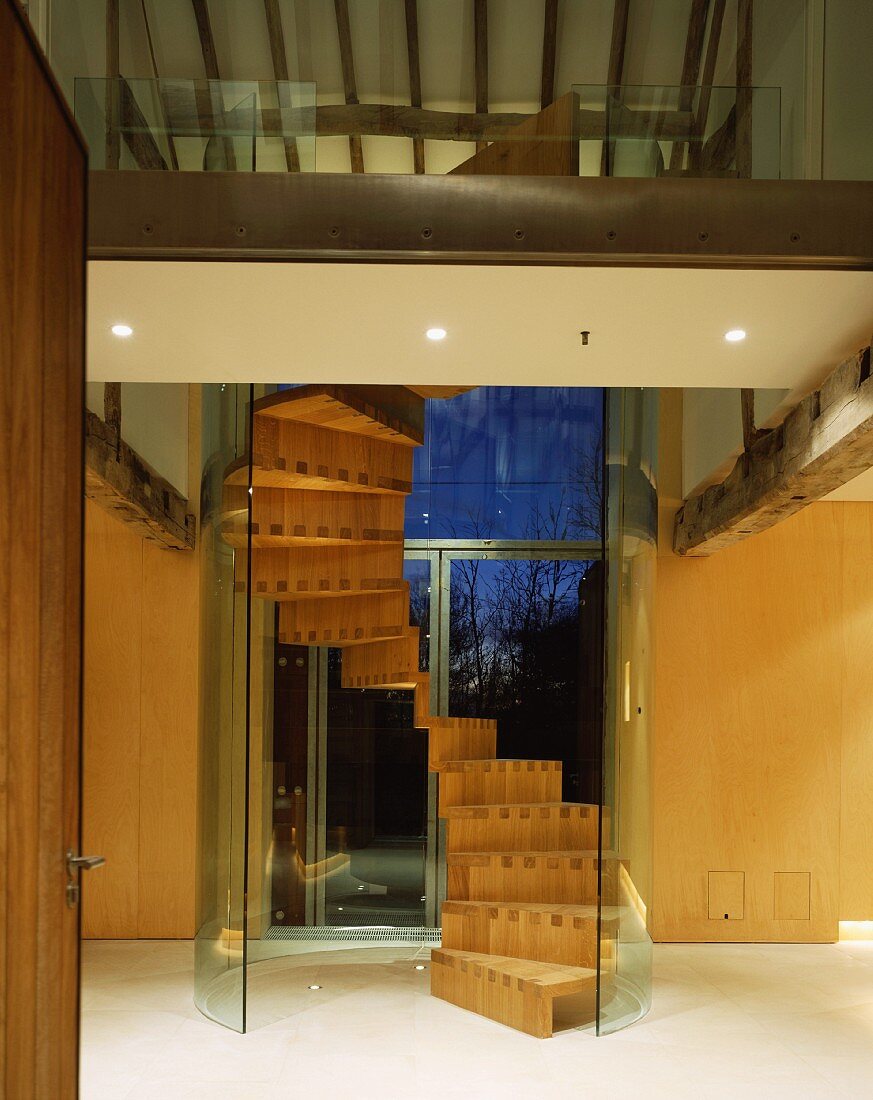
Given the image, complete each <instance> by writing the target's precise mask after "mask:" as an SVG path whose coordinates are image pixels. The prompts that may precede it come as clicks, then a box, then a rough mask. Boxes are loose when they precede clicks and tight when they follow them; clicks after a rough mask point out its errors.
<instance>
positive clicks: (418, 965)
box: [415, 963, 427, 970]
mask: <svg viewBox="0 0 873 1100" xmlns="http://www.w3.org/2000/svg"><path fill="white" fill-rule="evenodd" d="M415 969H416V970H427V967H426V966H424V965H423V964H422V963H416V965H415Z"/></svg>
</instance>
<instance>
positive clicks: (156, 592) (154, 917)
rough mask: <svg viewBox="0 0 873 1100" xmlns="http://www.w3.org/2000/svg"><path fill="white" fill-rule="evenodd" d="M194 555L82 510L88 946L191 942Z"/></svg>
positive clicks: (91, 509) (94, 509)
mask: <svg viewBox="0 0 873 1100" xmlns="http://www.w3.org/2000/svg"><path fill="white" fill-rule="evenodd" d="M198 587H199V577H198V568H197V558H196V556H195V555H194V554H190V553H185V552H175V551H170V550H164V549H162V548H160V547H159V546H157V544H155V543H152V542H149V541H148V540H144V539H142V538H141V537H140V536H139V535H138V534H137V533H136V532H135V531H134V530H133V529H132V528H130V527H128V526H127V525H125V524H124V523H121V522H120V521H119V520H117V519H115V518H114V517H113V516H111V515H109V514H108V513H107V512H105V511H103V509H101V508H100V507H99V506H98V505H96V504H93V503H92V502H90V501H88V502H87V508H86V550H85V728H84V745H85V753H84V778H83V835H84V840H83V842H84V843H85V845H86V846H88V847H89V848H93V849H94V850H95V851H99V852H101V853H103V854H105V855H106V857H107V863H106V866H105V867H104V868H102V869H101V873H100V876H99V877H98V876H96V875H95V876H94V877H93V878H92V880H91V881H90V882H88V883H87V884H86V885H87V887H88V889H87V891H86V893H85V895H84V897H83V935H84V936H86V937H89V938H95V939H97V938H108V939H113V938H136V937H143V938H150V937H155V938H161V937H169V938H173V937H189V936H193V934H194V886H195V865H194V853H195V843H196V805H197V802H196V795H197V707H198V685H197V677H198V660H199V657H198V655H199V648H198V630H199V628H198V608H199V604H198V599H199V592H198Z"/></svg>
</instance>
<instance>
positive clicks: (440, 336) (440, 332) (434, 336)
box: [425, 328, 446, 340]
mask: <svg viewBox="0 0 873 1100" xmlns="http://www.w3.org/2000/svg"><path fill="white" fill-rule="evenodd" d="M425 336H426V337H427V338H428V340H445V338H446V330H445V329H444V328H429V329H428V330H427V332H426V333H425Z"/></svg>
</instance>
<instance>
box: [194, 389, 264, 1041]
mask: <svg viewBox="0 0 873 1100" xmlns="http://www.w3.org/2000/svg"><path fill="white" fill-rule="evenodd" d="M249 401H250V387H249V386H232V385H207V386H203V389H202V443H201V446H202V454H203V472H202V481H201V504H200V510H201V512H200V514H201V524H200V537H199V553H200V575H201V670H200V698H201V706H200V747H199V754H198V765H199V791H198V794H199V797H198V807H199V815H200V821H199V830H198V838H197V854H198V867H197V872H198V883H197V915H196V921H197V933H196V936H195V945H194V950H195V990H194V999H195V1002H196V1004H197V1006H198V1008H199V1009H200V1010H201V1012H203V1013H205V1014H206V1015H207V1016H210V1017H211V1018H212V1019H214V1020H217V1021H218V1022H219V1023H222V1024H225V1025H226V1026H227V1027H230V1028H233V1029H234V1030H235V1031H244V1030H245V988H244V987H245V980H244V979H245V973H244V966H245V938H244V932H245V879H246V851H245V815H246V804H247V796H248V792H247V790H246V752H247V732H248V731H247V714H246V711H247V707H246V694H247V691H248V653H247V646H246V629H247V621H248V615H249V605H248V599H247V596H246V594H245V593H239V592H237V591H235V586H234V562H235V559H236V566H237V568H239V567H240V562H241V560H242V561H243V562H244V561H245V557H246V549H245V547H243V548H240V549H234V548H233V547H232V546H231V545H230V544H229V543H228V542H227V541H226V540H225V539H224V537H223V535H222V527H223V524H224V522H225V521H226V520H228V519H230V518H234V519H238V518H239V508H240V505H241V506H242V524H243V529H245V528H246V527H247V504H246V502H247V500H248V497H247V494H246V493H245V490H244V489H243V493H242V499H241V500H240V499H239V498H237V499H234V500H230V501H229V500H228V498H227V496H226V489H225V484H224V479H225V472H226V470H227V468H228V466H230V465H231V464H232V463H234V462H236V461H238V460H240V459H241V458H242V459H243V461H245V459H244V456H245V454H246V440H247V436H248V431H247V417H248V408H249Z"/></svg>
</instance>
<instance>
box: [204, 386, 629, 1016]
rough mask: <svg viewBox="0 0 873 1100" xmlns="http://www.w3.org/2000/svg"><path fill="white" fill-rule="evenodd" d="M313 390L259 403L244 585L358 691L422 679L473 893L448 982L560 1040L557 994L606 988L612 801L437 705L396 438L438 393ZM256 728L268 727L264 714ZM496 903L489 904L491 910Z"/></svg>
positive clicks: (421, 709) (418, 689) (456, 883)
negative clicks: (605, 805) (414, 583)
mask: <svg viewBox="0 0 873 1100" xmlns="http://www.w3.org/2000/svg"><path fill="white" fill-rule="evenodd" d="M314 389H317V388H313V387H301V388H298V389H294V390H290V391H286V392H284V393H282V394H279V395H273V396H272V397H270V398H267V399H266V400H264V401H262V402H259V403H258V404H257V405H256V406H255V410H254V425H255V426H254V455H253V459H254V465H255V468H254V486H253V488H252V495H251V498H250V499H251V518H252V521H253V524H254V529H253V530H252V537H251V543H250V544H249V541H248V530H247V523H248V520H249V494H248V484H247V476H248V469H247V467H246V466H245V465H244V464H240V465H238V466H236V467H235V468H232V469H230V470H229V471H228V472H227V478H226V485H225V499H224V507H225V515H226V523H225V527H224V531H223V533H224V537H225V538H226V539H227V541H228V542H230V543H231V544H232V545H234V546H236V547H238V548H241V551H242V552H240V553H238V554H237V555H236V586H237V589H238V590H246V589H248V590H249V591H250V594H251V597H252V602H253V612H254V613H255V614H256V615H258V616H259V617H260V619H261V620H262V621H263V622H267V623H268V622H270V621H271V617H272V613H273V612H272V608H273V606H274V602H275V603H277V604H278V607H279V612H278V640H279V641H280V642H283V643H288V644H295V645H320V646H323V645H327V646H338V647H341V648H342V649H343V663H342V684H343V687H345V688H361V689H367V688H385V687H391V688H395V689H409V690H412V691H413V692H414V704H415V705H414V721H415V723H416V725H417V726H419V727H426V728H428V730H429V752H428V761H429V767H430V769H431V770H432V771H435V772H437V773H438V774H439V789H440V813H441V814H442V815H443V816H444V817H446V827H447V830H448V838H449V839H448V850H449V852H450V855H449V881H448V897H449V899H450V902H457V901H462V900H463V901H464V902H467V903H469V904H468V905H467V906H466V908H464V909H459V910H457V911H455V912H454V913H453V920H452V921H449V922H448V923H447V925H446V927H445V928H444V930H443V949H442V950H440V951H438V952H434V956H433V961H434V966H433V969H432V979H433V980H432V986H431V989H432V992H433V993H434V994H435V995H436V996H439V997H444V998H445V999H446V1000H450V1001H452V1002H453V1003H455V1004H458V1005H460V1006H461V1007H464V1008H468V1009H471V1010H472V1011H474V1012H482V1013H484V1014H485V1015H489V1016H492V1017H493V1018H494V1019H500V1020H503V1022H505V1023H509V1024H510V1025H511V1026H514V1027H519V1028H521V1029H522V1030H526V1031H529V1032H530V1033H531V1034H533V1035H537V1036H540V1037H545V1036H548V1035H550V1034H551V1031H552V1009H553V1001H554V1000H555V998H556V997H561V996H569V995H571V994H575V993H577V992H579V991H580V990H583V989H584V990H592V989H593V988H594V986H595V984H596V970H595V969H594V966H596V961H597V959H598V922H597V919H596V909H595V908H594V906H595V904H596V901H597V883H598V875H599V859H598V853H597V851H596V849H597V847H598V837H597V828H598V812H597V808H596V807H594V806H584V805H580V804H577V803H563V802H561V764H560V763H559V762H557V761H548V760H509V761H507V760H496V759H495V758H494V757H495V755H496V745H497V723H496V722H495V721H493V720H492V719H488V718H484V717H483V718H479V717H477V718H453V717H447V716H435V715H431V713H430V677H429V675H428V673H427V672H421V671H420V670H419V664H418V662H419V629H418V628H417V627H412V626H410V625H409V586H408V584H407V583H406V582H405V581H404V580H402V577H403V542H402V525H403V511H402V510H403V494H404V493H406V492H408V491H409V490H410V489H411V485H410V484H409V482H410V479H411V474H412V452H411V450H410V446H409V444H410V442H412V441H413V440H412V435H411V434H410V433H407V435H406V437H405V438H402V439H400V438H396V439H394V441H393V442H385V440H384V438H382V436H383V434H384V429H385V425H386V424H388V423H392V424H394V425H396V423H397V421H396V419H393V420H392V417H395V413H396V411H397V409H398V408H399V407H401V406H403V405H404V402H405V403H406V405H405V406H404V407H409V406H410V403H411V405H412V407H413V408H416V409H417V410H418V413H420V414H421V416H420V420H421V423H423V406H424V402H423V398H422V397H420V396H419V395H417V394H413V395H410V394H409V393H408V392H407V394H405V395H400V396H398V394H397V393H395V392H393V391H394V390H395V389H397V388H396V387H389V390H390V391H391V392H388V393H386V394H385V400H386V408H385V409H380V390H379V388H378V387H375V388H372V389H371V390H369V391H366V392H360V393H356V394H355V395H354V398H355V399H354V400H352V399H351V398H350V397H349V395H348V394H345V395H344V394H343V393H342V392H341V388H340V387H329V389H330V392H329V393H324V392H312V391H313V390H314ZM358 389H362V388H360V387H359V388H358ZM401 397H402V400H400V398H401ZM416 402H417V403H418V404H417V405H416ZM410 419H412V417H410ZM361 486H365V487H366V488H367V490H368V492H367V493H366V494H365V493H362V492H359V491H358V489H359V488H360V487H361ZM374 535H375V536H376V537H375V538H374V537H373V536H374ZM249 545H250V546H251V549H250V550H249V551H248V552H244V551H246V549H247V548H248V547H249ZM261 634H262V632H261V630H260V629H259V630H258V631H256V635H257V636H258V637H260V636H261ZM254 711H255V712H256V711H257V706H256V707H255V708H254ZM252 725H253V730H257V729H260V728H261V719H260V716H259V714H258V713H254V712H253V715H252ZM592 849H594V851H592ZM613 862H614V861H613ZM613 877H614V876H613ZM606 881H607V883H608V882H609V881H610V878H609V874H608V873H607V879H606ZM486 902H487V903H488V904H489V909H488V912H487V914H486V915H485V916H484V917H483V915H482V911H480V910H479V909H478V908H477V905H481V904H484V903H486ZM495 902H499V903H504V902H505V903H507V905H509V904H510V903H511V905H512V906H513V907H512V908H507V909H504V908H503V907H502V906H501V905H496V906H494V905H492V903H495ZM609 927H611V926H610V925H608V924H606V925H604V926H603V928H604V929H606V931H605V932H604V935H605V936H606V937H607V938H608V937H609V935H610V934H611V933H610V932H609V931H608V929H609ZM602 957H603V958H604V959H605V960H608V959H609V957H610V947H609V944H606V946H605V948H604V950H603V952H602ZM607 969H608V966H607ZM494 989H499V990H501V991H506V990H509V993H506V994H505V995H504V993H503V992H501V993H500V995H499V996H496V997H495V996H492V993H493V992H494Z"/></svg>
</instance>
